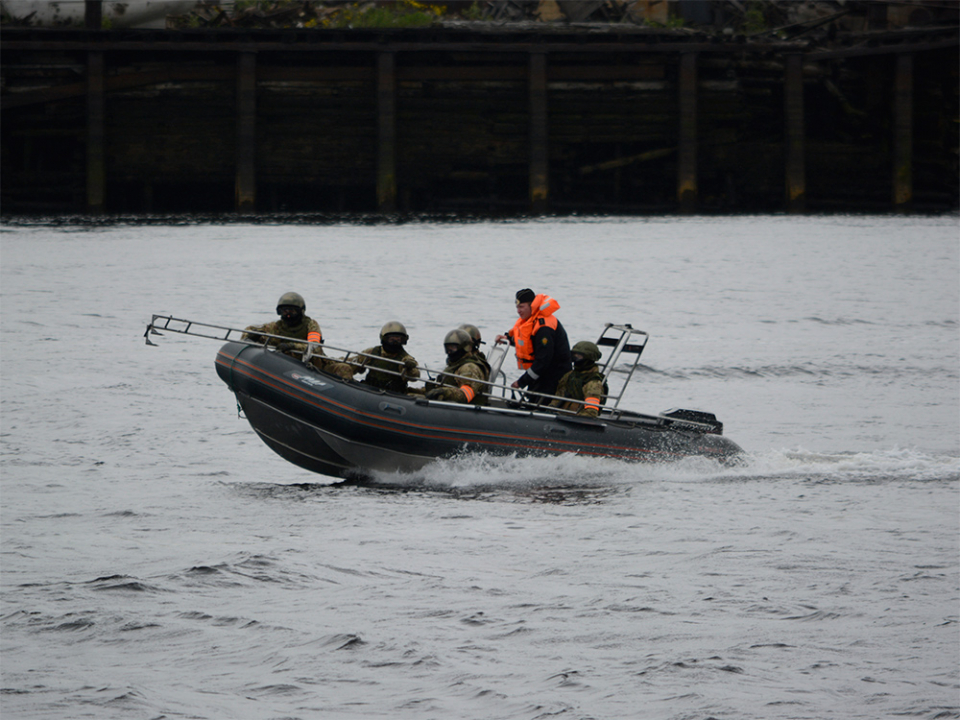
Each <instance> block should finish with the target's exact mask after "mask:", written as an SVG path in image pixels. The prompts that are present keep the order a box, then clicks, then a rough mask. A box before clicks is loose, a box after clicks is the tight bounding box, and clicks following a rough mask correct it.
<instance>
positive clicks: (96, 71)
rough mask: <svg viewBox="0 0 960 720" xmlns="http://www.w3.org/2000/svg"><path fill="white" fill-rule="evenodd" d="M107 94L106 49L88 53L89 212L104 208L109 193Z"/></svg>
mask: <svg viewBox="0 0 960 720" xmlns="http://www.w3.org/2000/svg"><path fill="white" fill-rule="evenodd" d="M104 95H105V81H104V60H103V53H102V52H91V53H87V212H90V213H101V212H103V204H104V196H105V194H106V184H107V183H106V167H105V160H104V150H103V143H104V113H105V98H104Z"/></svg>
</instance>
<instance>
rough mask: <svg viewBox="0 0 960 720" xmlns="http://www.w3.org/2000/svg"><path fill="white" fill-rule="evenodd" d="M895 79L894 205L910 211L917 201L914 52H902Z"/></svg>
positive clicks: (898, 58) (901, 209)
mask: <svg viewBox="0 0 960 720" xmlns="http://www.w3.org/2000/svg"><path fill="white" fill-rule="evenodd" d="M894 73H895V77H894V81H893V87H894V96H893V127H894V131H893V133H894V135H893V206H894V209H896V210H897V211H898V212H904V213H906V212H910V211H911V210H912V205H913V55H912V54H911V53H900V54H898V55H897V65H896V69H895V70H894Z"/></svg>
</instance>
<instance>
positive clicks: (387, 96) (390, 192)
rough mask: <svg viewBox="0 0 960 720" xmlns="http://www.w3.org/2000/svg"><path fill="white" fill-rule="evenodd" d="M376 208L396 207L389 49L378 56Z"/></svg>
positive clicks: (393, 78)
mask: <svg viewBox="0 0 960 720" xmlns="http://www.w3.org/2000/svg"><path fill="white" fill-rule="evenodd" d="M377 117H378V140H379V142H378V145H377V209H378V210H379V211H380V212H386V213H392V212H396V210H397V61H396V56H395V55H394V53H392V52H382V53H380V54H379V56H378V59H377Z"/></svg>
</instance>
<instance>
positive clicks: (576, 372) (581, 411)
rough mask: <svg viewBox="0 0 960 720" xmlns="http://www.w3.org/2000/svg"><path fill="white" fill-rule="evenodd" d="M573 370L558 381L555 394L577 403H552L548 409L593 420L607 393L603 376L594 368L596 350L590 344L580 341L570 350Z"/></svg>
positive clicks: (561, 401) (598, 352) (597, 353)
mask: <svg viewBox="0 0 960 720" xmlns="http://www.w3.org/2000/svg"><path fill="white" fill-rule="evenodd" d="M570 357H571V359H572V360H573V370H571V371H570V372H568V373H566V374H565V375H564V376H563V377H562V378H560V384H559V385H557V392H556V393H555V394H556V395H559V396H560V397H563V398H570V399H571V400H580V401H581V402H564V401H563V400H554V401H553V402H551V403H550V405H551V407H558V408H561V409H562V410H571V411H573V412H576V413H577V415H582V416H584V417H594V418H595V417H597V415H599V414H600V406H601V405H602V404H603V402H604V399H605V396H606V395H607V394H608V393H609V389H608V388H607V383H606V380H604V378H603V373H601V372H600V370H599V368H597V361H598V360H599V359H600V348H598V347H597V346H596V345H595V344H594V343H592V342H586V341H581V342H578V343H577V344H576V345H574V346H573V349H572V350H571V351H570Z"/></svg>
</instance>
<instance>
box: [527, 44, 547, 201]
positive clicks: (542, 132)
mask: <svg viewBox="0 0 960 720" xmlns="http://www.w3.org/2000/svg"><path fill="white" fill-rule="evenodd" d="M529 85H530V90H529V92H530V212H532V213H533V214H534V215H542V214H544V213H546V212H547V209H548V207H549V201H550V194H549V192H550V186H549V149H548V137H547V56H546V54H545V53H542V52H533V53H531V54H530V80H529Z"/></svg>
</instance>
